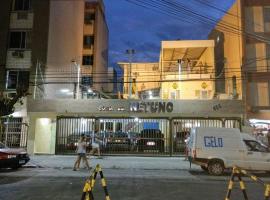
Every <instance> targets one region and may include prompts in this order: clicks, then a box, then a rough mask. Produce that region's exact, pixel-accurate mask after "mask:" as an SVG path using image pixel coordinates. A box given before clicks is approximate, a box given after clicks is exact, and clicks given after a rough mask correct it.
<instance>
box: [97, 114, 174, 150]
mask: <svg viewBox="0 0 270 200" xmlns="http://www.w3.org/2000/svg"><path fill="white" fill-rule="evenodd" d="M96 122H97V127H98V130H99V131H98V133H97V137H98V138H100V141H101V142H100V147H101V151H102V152H103V153H106V154H119V153H120V154H123V153H124V154H151V155H166V154H169V149H170V144H169V141H170V132H169V120H167V119H145V118H100V119H98V120H97V121H96Z"/></svg>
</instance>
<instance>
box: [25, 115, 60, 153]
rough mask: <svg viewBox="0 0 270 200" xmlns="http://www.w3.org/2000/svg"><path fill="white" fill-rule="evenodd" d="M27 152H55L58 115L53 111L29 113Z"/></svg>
mask: <svg viewBox="0 0 270 200" xmlns="http://www.w3.org/2000/svg"><path fill="white" fill-rule="evenodd" d="M28 118H29V129H28V140H27V152H28V153H30V154H34V153H37V154H38V153H41V154H55V139H56V135H55V134H56V116H55V114H53V113H48V112H46V114H44V113H43V114H40V113H36V114H31V115H29V113H28Z"/></svg>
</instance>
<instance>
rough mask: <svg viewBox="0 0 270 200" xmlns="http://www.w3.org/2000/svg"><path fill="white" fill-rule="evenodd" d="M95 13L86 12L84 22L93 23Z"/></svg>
mask: <svg viewBox="0 0 270 200" xmlns="http://www.w3.org/2000/svg"><path fill="white" fill-rule="evenodd" d="M95 17H96V16H95V13H91V12H86V13H85V15H84V23H85V24H92V21H93V20H95Z"/></svg>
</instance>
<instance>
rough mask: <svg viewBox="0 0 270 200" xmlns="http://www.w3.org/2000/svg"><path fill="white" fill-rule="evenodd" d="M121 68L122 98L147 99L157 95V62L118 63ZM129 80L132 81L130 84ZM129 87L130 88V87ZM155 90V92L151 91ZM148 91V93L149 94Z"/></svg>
mask: <svg viewBox="0 0 270 200" xmlns="http://www.w3.org/2000/svg"><path fill="white" fill-rule="evenodd" d="M118 64H119V65H120V67H121V68H122V69H123V73H124V75H123V81H124V85H123V98H124V99H128V98H129V95H130V94H131V98H136V99H138V98H139V99H149V98H150V94H151V93H152V95H151V96H152V97H159V92H160V86H161V85H160V84H161V83H160V78H161V74H160V69H159V63H118ZM130 74H131V78H130ZM130 82H132V83H131V84H130ZM130 88H131V89H130ZM153 91H156V92H153ZM149 93H150V94H149Z"/></svg>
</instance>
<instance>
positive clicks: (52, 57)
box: [0, 0, 108, 146]
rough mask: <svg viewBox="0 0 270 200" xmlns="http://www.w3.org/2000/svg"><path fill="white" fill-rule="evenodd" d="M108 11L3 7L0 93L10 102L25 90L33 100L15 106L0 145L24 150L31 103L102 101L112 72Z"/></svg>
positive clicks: (75, 4) (34, 3) (77, 6)
mask: <svg viewBox="0 0 270 200" xmlns="http://www.w3.org/2000/svg"><path fill="white" fill-rule="evenodd" d="M104 9H105V8H104V5H103V1H102V0H80V1H79V0H78V1H66V0H57V1H54V0H4V1H1V2H0V30H1V31H0V92H1V93H2V92H4V94H6V95H7V96H9V97H11V96H12V95H14V93H15V92H16V89H17V88H18V87H20V88H26V89H27V88H28V89H29V92H30V93H31V94H32V95H31V96H28V97H27V102H26V98H25V99H24V100H23V101H22V102H21V103H17V104H16V105H15V112H14V113H13V117H14V118H13V119H8V121H7V120H6V119H4V121H3V122H4V126H5V129H2V128H1V130H0V140H1V138H5V139H6V138H8V139H9V141H7V143H8V144H10V145H11V146H12V144H11V143H10V141H17V142H16V144H14V145H15V146H16V145H17V144H22V143H21V142H20V141H23V143H24V145H21V146H25V144H26V141H27V130H26V129H27V127H28V119H29V118H28V113H27V112H28V111H27V109H26V106H27V103H28V100H30V99H32V98H33V99H42V100H44V99H59V98H62V99H63V98H65V99H75V98H76V99H89V98H101V95H100V93H102V91H103V90H104V91H105V90H106V89H107V83H106V81H107V67H108V27H107V24H106V19H105V10H104ZM72 61H73V62H72ZM79 66H80V67H79ZM78 69H80V70H78ZM78 72H79V73H78ZM78 82H79V85H78ZM78 86H79V87H78ZM78 88H79V90H78ZM77 90H78V91H77ZM99 92H100V93H99ZM21 104H22V105H21ZM74 104H77V103H76V101H74ZM15 127H18V128H16V129H15ZM24 127H25V128H26V129H25V128H24ZM7 134H8V135H10V136H8V137H7ZM4 135H5V136H4ZM3 136H4V137H3ZM13 136H14V137H13ZM14 138H15V139H14ZM14 145H13V146H14Z"/></svg>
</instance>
